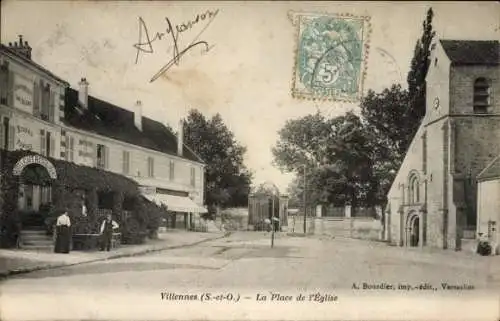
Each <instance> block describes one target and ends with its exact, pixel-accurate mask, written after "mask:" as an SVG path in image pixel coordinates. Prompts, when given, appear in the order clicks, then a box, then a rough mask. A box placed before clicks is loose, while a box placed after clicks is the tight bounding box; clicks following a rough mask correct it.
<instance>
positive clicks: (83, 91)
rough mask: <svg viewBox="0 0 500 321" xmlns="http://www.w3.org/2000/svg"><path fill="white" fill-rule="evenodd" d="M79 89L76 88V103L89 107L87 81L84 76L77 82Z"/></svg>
mask: <svg viewBox="0 0 500 321" xmlns="http://www.w3.org/2000/svg"><path fill="white" fill-rule="evenodd" d="M78 84H79V85H80V89H79V90H78V103H79V104H80V106H82V107H83V108H85V109H87V108H88V107H89V83H88V82H87V79H86V78H82V79H81V80H80V82H79V83H78Z"/></svg>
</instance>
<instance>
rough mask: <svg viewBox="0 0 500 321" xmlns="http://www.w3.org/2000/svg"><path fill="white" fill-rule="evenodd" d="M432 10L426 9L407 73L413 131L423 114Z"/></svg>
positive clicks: (431, 32) (431, 36) (433, 34)
mask: <svg viewBox="0 0 500 321" xmlns="http://www.w3.org/2000/svg"><path fill="white" fill-rule="evenodd" d="M433 17H434V12H433V11H432V8H429V9H428V10H427V16H426V18H425V20H424V22H423V23H422V29H423V32H422V36H421V38H420V39H419V40H417V43H416V44H415V49H414V53H413V59H412V60H411V69H410V72H409V73H408V77H407V82H408V92H409V114H410V117H409V118H411V119H413V120H417V121H416V122H413V123H410V124H408V125H413V126H410V127H411V128H412V129H413V132H415V131H416V129H417V128H418V124H419V122H420V120H421V119H422V118H423V117H424V115H425V86H426V83H425V77H426V76H427V71H428V70H429V63H430V61H429V57H430V54H431V44H432V40H433V38H434V36H435V35H436V32H435V31H434V30H433V28H432V18H433Z"/></svg>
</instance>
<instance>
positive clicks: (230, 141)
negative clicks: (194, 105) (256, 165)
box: [184, 109, 252, 207]
mask: <svg viewBox="0 0 500 321" xmlns="http://www.w3.org/2000/svg"><path fill="white" fill-rule="evenodd" d="M184 135H185V141H186V144H187V145H188V146H189V147H190V148H191V149H193V151H194V152H195V153H197V154H198V155H199V156H200V157H201V158H202V159H203V160H204V162H205V163H206V172H205V188H206V193H205V197H206V200H205V201H206V204H207V205H209V206H222V207H229V206H245V205H247V204H248V193H249V190H250V184H251V179H252V174H251V173H250V172H249V170H248V169H247V168H246V166H245V165H244V164H243V157H244V155H245V152H246V148H245V147H244V146H242V145H240V144H239V143H238V142H237V141H236V140H235V138H234V135H233V133H232V132H231V131H230V130H229V129H228V128H227V126H226V125H225V124H224V121H223V120H222V118H221V116H220V115H219V114H216V115H215V116H213V117H212V118H211V119H207V118H205V116H204V115H203V114H201V113H200V112H199V111H198V110H195V109H193V110H191V111H190V112H189V115H188V117H187V119H186V122H184Z"/></svg>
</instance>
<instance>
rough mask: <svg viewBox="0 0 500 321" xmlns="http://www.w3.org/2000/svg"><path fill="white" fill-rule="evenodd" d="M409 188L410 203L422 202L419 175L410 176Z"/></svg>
mask: <svg viewBox="0 0 500 321" xmlns="http://www.w3.org/2000/svg"><path fill="white" fill-rule="evenodd" d="M408 189H409V191H408V192H409V198H408V200H409V202H410V204H415V203H418V202H420V187H419V181H418V177H417V175H412V176H411V177H410V183H409V185H408Z"/></svg>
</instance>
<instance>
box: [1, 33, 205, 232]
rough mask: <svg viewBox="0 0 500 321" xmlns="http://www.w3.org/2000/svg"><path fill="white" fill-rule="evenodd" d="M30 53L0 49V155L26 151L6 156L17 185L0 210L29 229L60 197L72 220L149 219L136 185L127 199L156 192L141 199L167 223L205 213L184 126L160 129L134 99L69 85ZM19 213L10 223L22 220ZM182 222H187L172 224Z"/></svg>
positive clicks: (200, 178) (197, 164) (200, 177)
mask: <svg viewBox="0 0 500 321" xmlns="http://www.w3.org/2000/svg"><path fill="white" fill-rule="evenodd" d="M31 51H32V48H31V47H30V46H29V45H28V43H27V42H26V41H24V40H23V39H22V37H21V36H20V37H19V42H15V43H13V44H12V43H10V44H9V45H8V46H5V45H0V151H1V152H2V155H4V154H5V155H9V154H12V153H14V152H18V151H21V152H27V154H26V155H24V154H23V155H17V154H16V153H14V154H12V155H13V156H16V157H17V156H19V157H18V159H17V158H16V159H14V158H15V157H14V158H13V157H11V158H12V160H13V163H12V164H10V163H9V164H10V165H11V167H10V168H9V169H8V168H4V167H5V166H3V165H4V164H2V166H3V167H2V171H7V172H8V173H7V174H9V175H10V176H11V178H12V183H13V184H14V183H15V184H14V185H13V186H15V189H12V188H11V191H10V192H11V194H12V195H11V196H12V197H11V199H10V200H9V202H7V203H8V206H7V207H6V206H3V205H2V206H0V208H1V209H2V211H3V212H9V213H10V212H12V213H18V212H19V213H27V214H29V217H30V223H32V225H33V224H34V225H37V224H38V225H40V224H43V221H44V220H43V219H42V217H41V216H40V215H42V216H43V213H42V212H44V211H45V210H44V209H46V208H49V207H50V206H53V205H54V202H55V201H56V200H57V202H59V203H60V204H57V205H58V206H60V207H62V208H70V211H71V213H70V214H71V215H73V216H75V217H78V216H80V215H83V216H86V215H87V214H89V217H93V218H96V219H98V218H100V217H102V216H106V215H108V214H113V215H114V216H116V217H121V216H123V215H122V214H123V213H125V212H143V213H139V214H146V213H150V212H151V211H152V210H151V208H150V209H149V210H148V209H144V208H143V209H141V210H137V206H136V205H134V201H132V200H131V199H130V198H131V197H128V196H127V195H130V194H134V193H129V192H130V190H133V189H135V191H136V192H137V193H136V194H137V197H135V195H133V196H134V197H132V198H137V199H141V200H142V198H141V197H140V193H139V187H141V186H142V187H145V188H146V189H148V190H151V191H153V193H152V194H153V196H151V193H146V194H147V196H146V199H148V202H149V201H152V202H153V203H155V204H157V205H158V204H160V205H162V206H163V207H164V208H166V209H168V211H167V212H166V213H167V214H166V216H168V218H169V222H170V223H171V225H172V227H177V228H192V227H193V226H192V224H190V222H191V216H192V215H193V214H195V213H198V214H201V213H204V212H206V209H205V208H204V207H203V202H204V181H205V178H204V175H205V174H204V171H205V164H204V162H203V160H202V159H201V158H200V157H199V156H198V155H196V154H195V153H194V152H193V151H192V150H191V149H190V148H189V147H188V146H186V145H185V144H184V135H183V122H182V120H181V121H180V122H179V124H178V125H179V128H178V130H177V134H175V133H174V132H173V131H172V130H171V129H170V128H169V126H167V125H166V124H165V123H162V122H161V121H158V120H156V119H152V118H148V117H145V116H143V106H142V103H141V101H140V100H137V101H135V102H131V104H130V105H129V106H126V107H125V108H124V107H121V106H117V105H115V104H113V103H111V102H110V100H111V99H113V97H112V96H113V95H112V93H109V95H108V97H106V98H102V97H99V98H98V97H95V96H93V95H91V94H89V93H90V92H91V91H92V90H91V88H90V86H89V81H88V80H87V79H86V78H85V77H83V78H81V80H80V81H79V83H78V84H74V85H75V86H74V88H76V89H73V88H72V86H71V84H70V83H69V82H67V81H65V80H63V79H61V78H59V77H57V76H55V75H54V74H53V73H52V72H50V71H48V70H46V69H45V68H43V67H42V66H40V65H38V64H36V63H35V62H34V61H33V60H32V59H31ZM24 156H28V157H27V158H24ZM14 161H15V162H14ZM59 161H61V162H59ZM17 162H19V163H17ZM59 163H61V164H59ZM58 164H59V165H60V166H59V165H58ZM73 165H74V166H73ZM57 166H59V167H57ZM54 168H56V169H57V171H60V173H59V172H57V173H56V169H54ZM56 174H57V175H56ZM3 176H4V177H6V175H3ZM120 177H121V178H123V179H124V180H122V179H121V178H120ZM122 181H124V182H127V183H123V184H122V183H120V182H122ZM68 182H70V183H71V184H69V183H68ZM122 185H123V186H125V187H127V188H126V189H125V190H124V189H123V188H121V186H122ZM55 187H58V188H59V187H60V188H62V189H64V191H59V190H56V188H55ZM61 193H62V194H61ZM4 194H5V193H4ZM9 195H10V194H9ZM58 195H59V196H58ZM60 195H64V196H60ZM7 203H6V202H4V205H5V204H7ZM149 204H150V205H153V204H151V203H149ZM0 205H1V204H0ZM153 207H155V206H154V205H153ZM73 208H74V209H73ZM168 214H171V215H168ZM16 215H17V214H15V215H13V221H12V222H10V223H9V224H11V223H12V224H14V225H15V224H18V223H19V222H15V221H16V220H17V218H18V217H15V216H16ZM178 216H181V217H183V218H184V222H183V224H176V221H177V217H178ZM123 217H128V216H126V215H125V216H123ZM31 218H33V219H31ZM124 219H125V218H124ZM144 221H146V220H144ZM0 223H1V222H0ZM21 223H23V222H21ZM2 224H3V223H2ZM12 224H11V225H12ZM26 227H27V225H26V224H24V225H23V224H21V229H26ZM33 228H43V227H42V226H33ZM30 232H31V231H30ZM37 233H38V232H37ZM31 234H33V233H30V235H31Z"/></svg>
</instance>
